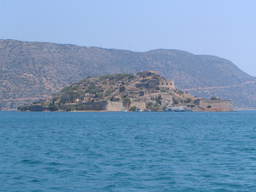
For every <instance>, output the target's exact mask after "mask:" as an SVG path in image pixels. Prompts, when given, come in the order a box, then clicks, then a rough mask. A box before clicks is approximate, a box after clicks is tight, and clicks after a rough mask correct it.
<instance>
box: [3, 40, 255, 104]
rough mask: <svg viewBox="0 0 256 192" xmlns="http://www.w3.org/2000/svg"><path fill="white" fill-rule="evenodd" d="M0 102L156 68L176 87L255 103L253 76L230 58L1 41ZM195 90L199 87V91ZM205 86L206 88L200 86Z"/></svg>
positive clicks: (25, 99) (29, 99)
mask: <svg viewBox="0 0 256 192" xmlns="http://www.w3.org/2000/svg"><path fill="white" fill-rule="evenodd" d="M0 70H1V71H0V74H1V76H0V106H1V107H2V109H5V108H15V107H17V106H18V105H21V104H24V103H30V102H32V101H35V100H38V99H40V98H47V97H49V96H50V95H51V94H52V93H55V92H57V91H58V90H60V89H61V88H63V87H64V86H67V85H69V84H71V83H74V82H78V81H80V80H82V79H84V78H86V77H88V76H98V75H104V74H113V73H134V72H139V71H145V70H157V71H160V73H161V75H163V76H164V77H166V78H168V79H172V80H174V81H175V83H176V85H177V87H178V88H180V89H186V90H187V91H189V92H191V93H192V94H194V95H197V96H209V97H211V96H218V97H221V98H225V99H231V100H233V102H234V104H235V105H236V106H240V107H256V84H255V78H254V77H251V76H249V75H248V74H246V73H244V72H243V71H241V70H240V69H238V68H237V67H236V66H235V65H234V64H233V63H232V62H230V61H228V60H225V59H222V58H218V57H215V56H206V55H194V54H191V53H188V52H184V51H179V50H152V51H148V52H132V51H126V50H115V49H103V48H97V47H81V46H75V45H65V44H54V43H40V42H22V41H16V40H0ZM198 88H200V89H199V90H198ZM201 88H205V89H201Z"/></svg>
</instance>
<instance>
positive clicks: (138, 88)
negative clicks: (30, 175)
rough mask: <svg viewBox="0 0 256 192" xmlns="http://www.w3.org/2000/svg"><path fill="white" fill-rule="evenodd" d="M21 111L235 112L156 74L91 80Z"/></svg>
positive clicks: (228, 104)
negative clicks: (177, 86) (187, 91)
mask: <svg viewBox="0 0 256 192" xmlns="http://www.w3.org/2000/svg"><path fill="white" fill-rule="evenodd" d="M18 110H19V111H97V112H110V111H131V112H136V111H141V112H142V111H143V112H144V111H145V112H146V111H148V112H152V111H153V112H154V111H155V112H162V111H166V112H184V111H211V112H226V111H233V106H232V102H231V101H229V100H222V99H219V98H216V97H213V98H211V99H207V98H198V97H195V96H193V95H191V94H189V93H186V92H184V91H182V90H179V89H177V88H176V87H175V83H174V82H173V81H172V80H168V79H166V78H164V77H162V76H161V75H160V73H159V72H157V71H144V72H138V73H136V74H111V75H104V76H99V77H88V78H86V79H84V80H82V81H80V82H78V83H74V84H72V85H70V86H67V87H65V88H63V89H62V90H61V91H59V92H58V93H56V94H54V95H52V97H51V98H49V99H46V100H41V101H37V102H34V103H32V104H30V105H24V106H20V107H18Z"/></svg>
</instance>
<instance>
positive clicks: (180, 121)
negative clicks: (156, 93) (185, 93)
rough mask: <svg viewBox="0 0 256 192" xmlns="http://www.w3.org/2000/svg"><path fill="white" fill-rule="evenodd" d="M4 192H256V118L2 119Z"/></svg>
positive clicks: (12, 115) (0, 180) (10, 115)
mask: <svg viewBox="0 0 256 192" xmlns="http://www.w3.org/2000/svg"><path fill="white" fill-rule="evenodd" d="M0 191H1V192H14V191H15V192H133V191H136V192H137V191H138V192H169V191H171V192H172V191H173V192H208V191H209V192H228V191H232V192H233V191H241V192H246V191H250V192H253V191H256V112H231V113H153V112H152V113H125V112H122V113H121V112H120V113H30V112H26V113H19V112H0Z"/></svg>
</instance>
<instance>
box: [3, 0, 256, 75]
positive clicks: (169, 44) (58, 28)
mask: <svg viewBox="0 0 256 192" xmlns="http://www.w3.org/2000/svg"><path fill="white" fill-rule="evenodd" d="M255 8H256V1H255V0H0V26H1V29H0V38H1V39H7V38H8V39H9V38H10V39H18V40H28V41H50V42H58V43H72V44H79V45H85V46H100V47H106V48H120V49H130V50H134V51H146V50H150V49H157V48H166V49H182V50H187V51H190V52H193V53H196V54H213V55H217V56H221V57H225V58H227V59H230V60H232V61H233V62H234V63H236V64H237V65H238V66H239V67H240V68H242V69H243V70H245V71H246V72H248V73H250V74H252V75H256V65H255V50H256V37H255V36H256V11H255Z"/></svg>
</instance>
